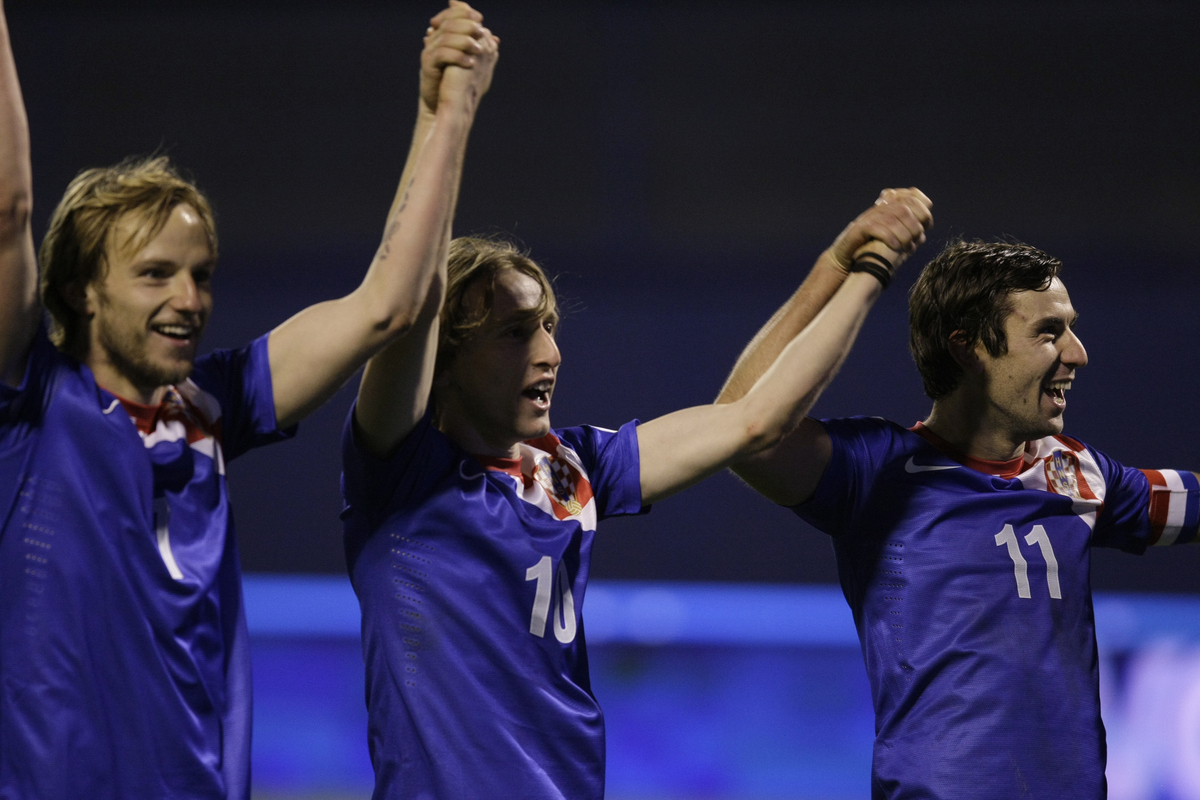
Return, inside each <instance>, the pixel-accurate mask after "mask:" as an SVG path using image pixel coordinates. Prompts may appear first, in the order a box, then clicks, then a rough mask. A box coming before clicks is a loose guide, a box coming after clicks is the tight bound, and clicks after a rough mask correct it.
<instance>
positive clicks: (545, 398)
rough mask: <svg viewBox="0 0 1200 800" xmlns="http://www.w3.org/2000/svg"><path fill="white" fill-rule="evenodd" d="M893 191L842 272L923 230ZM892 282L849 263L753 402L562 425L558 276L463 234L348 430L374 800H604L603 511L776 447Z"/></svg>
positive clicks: (352, 549) (349, 547)
mask: <svg viewBox="0 0 1200 800" xmlns="http://www.w3.org/2000/svg"><path fill="white" fill-rule="evenodd" d="M885 194H886V196H888V197H890V198H892V200H893V201H894V202H892V203H891V204H890V205H883V204H881V205H878V206H875V207H873V208H872V209H871V210H869V211H868V212H866V213H865V214H864V215H863V216H862V217H861V218H860V219H859V220H857V221H856V222H855V223H854V224H852V225H851V226H850V228H849V229H848V230H847V232H846V233H845V234H844V235H843V236H842V237H840V238H839V240H838V244H837V245H836V247H835V248H834V249H835V250H836V251H837V253H838V256H837V257H838V258H839V259H840V260H841V261H842V262H843V263H844V264H845V267H847V268H849V267H850V266H851V265H850V257H851V256H852V255H853V254H854V253H855V252H856V251H857V250H858V248H859V247H860V246H862V245H864V243H866V242H867V240H868V239H871V238H877V239H880V240H882V241H883V242H884V243H886V244H888V246H890V247H893V248H896V249H900V250H903V251H905V252H907V251H908V250H910V249H911V248H913V247H915V246H916V245H917V244H919V243H920V242H921V241H924V238H925V234H924V229H925V227H926V226H927V225H929V224H930V223H931V217H930V214H929V209H928V200H927V199H926V198H925V197H924V196H923V195H921V194H920V193H919V192H916V191H910V190H905V191H903V192H890V191H889V192H888V193H885ZM874 267H875V264H874V262H869V263H868V265H865V266H864V265H861V264H860V268H863V269H872V268H874ZM882 277H883V279H886V278H887V273H882ZM879 291H880V281H879V280H877V278H876V277H875V276H874V275H873V274H864V273H862V272H854V273H852V274H850V275H849V277H847V278H846V280H845V282H844V283H843V284H842V285H841V286H840V288H839V290H838V291H837V292H836V294H834V295H833V296H832V297H831V298H827V300H828V302H824V303H823V311H822V313H821V314H820V316H819V317H818V318H817V319H816V321H815V322H813V324H812V325H810V326H809V327H808V328H807V329H806V330H805V331H804V332H803V333H802V334H800V335H799V336H797V337H796V339H795V341H793V342H792V343H791V344H790V345H789V346H788V348H787V349H785V350H784V352H783V353H782V354H781V355H780V357H779V361H778V364H777V365H776V366H775V368H773V369H772V370H769V371H768V372H767V374H766V375H765V377H764V378H763V380H762V381H760V382H759V383H758V384H757V385H756V386H755V387H754V388H753V390H751V391H750V392H748V393H747V394H746V395H745V397H744V398H742V400H741V401H740V402H737V403H733V404H730V405H724V406H717V405H708V406H698V407H695V408H689V409H685V410H682V411H678V412H675V413H673V414H668V415H667V416H664V417H660V418H658V419H655V420H652V421H650V422H647V423H645V424H641V425H639V424H638V423H637V422H636V421H634V422H630V423H629V424H627V425H625V426H623V427H621V428H620V429H619V430H615V431H614V430H607V429H604V428H597V427H591V426H584V427H575V428H562V429H552V428H551V427H550V408H551V400H552V397H553V394H554V390H555V387H556V386H557V384H558V379H559V367H560V364H561V361H562V356H561V354H560V353H559V349H558V345H557V343H556V341H555V331H556V325H557V320H558V312H557V308H556V305H555V299H554V293H553V290H552V289H551V286H550V284H549V282H548V281H547V280H546V278H545V276H544V275H543V274H542V271H541V269H540V268H539V267H538V265H537V264H535V263H534V262H533V261H531V260H530V259H529V258H528V257H527V256H525V255H524V254H522V253H520V252H518V251H517V250H515V249H514V248H513V247H511V246H508V245H505V244H503V243H497V242H492V241H486V240H479V239H456V240H455V241H454V243H453V244H452V245H451V248H450V258H449V264H448V272H447V276H446V285H445V290H444V301H443V298H442V294H441V293H438V292H437V287H435V292H434V293H432V294H431V298H433V300H435V301H436V302H431V303H430V305H429V306H428V308H429V310H430V313H429V314H428V316H426V317H423V318H422V320H421V321H420V323H419V324H418V325H416V326H414V328H413V329H412V330H411V331H410V332H409V333H407V334H406V335H405V336H404V337H402V338H401V339H399V340H397V341H396V342H395V343H394V344H392V345H391V346H390V347H389V348H388V349H387V350H385V351H384V352H382V353H380V354H379V355H377V356H375V357H374V358H373V359H371V361H370V362H369V363H368V365H367V370H366V373H365V374H364V376H363V380H362V384H361V386H360V388H359V394H358V402H357V405H356V408H355V409H354V411H353V412H352V413H351V417H350V419H349V420H348V422H347V428H346V437H345V450H344V455H345V474H344V491H345V496H346V502H347V509H346V512H345V516H344V519H345V528H346V555H347V562H348V564H349V568H350V576H351V580H352V581H353V583H354V588H355V591H356V592H357V594H358V597H359V601H360V603H361V605H362V611H363V647H364V652H365V657H366V662H367V704H368V709H369V714H370V745H371V759H372V763H373V764H374V766H375V776H376V783H375V796H376V797H377V798H425V797H458V798H494V797H525V798H539V799H542V798H563V799H564V800H567V799H569V800H598V799H599V798H602V797H603V796H604V722H603V717H602V715H601V713H600V708H599V706H598V705H597V703H596V698H595V697H594V696H593V694H592V689H591V683H590V680H589V677H588V666H587V649H586V645H585V641H584V625H583V616H582V611H583V605H584V595H585V591H586V588H587V577H588V569H589V561H590V557H591V547H592V539H593V536H594V535H595V529H596V523H597V521H598V520H599V519H602V518H604V517H609V516H615V515H621V514H637V513H640V512H642V511H643V510H645V509H646V508H647V507H648V506H649V505H650V504H651V503H653V502H654V501H655V500H657V499H659V498H662V497H666V496H668V495H670V494H673V493H675V492H677V491H680V490H681V489H683V488H685V487H687V486H689V485H691V484H693V483H695V482H697V481H699V480H700V479H702V478H704V477H706V476H708V475H711V474H712V473H714V472H716V471H717V470H719V469H721V468H723V467H724V466H726V465H728V464H729V463H731V462H732V461H734V460H737V459H739V458H742V457H745V456H746V455H748V454H750V453H753V452H755V451H757V450H760V449H762V448H764V447H768V446H770V445H771V444H773V443H774V442H776V441H778V439H779V437H781V436H782V435H783V434H784V433H785V432H786V431H788V430H789V429H790V428H791V427H792V426H793V425H795V424H796V423H797V422H798V421H799V420H800V419H801V418H802V417H803V415H804V413H805V411H806V409H808V408H810V407H811V404H812V403H813V402H814V401H815V399H816V397H817V395H818V393H819V392H820V390H821V389H822V388H823V387H824V386H825V383H826V382H827V381H828V380H829V379H830V377H831V376H832V375H833V373H834V371H835V370H836V368H837V366H838V365H839V364H840V363H841V360H842V358H843V356H844V355H845V353H846V352H847V351H848V349H849V347H850V345H851V343H852V341H853V339H854V335H855V333H856V332H857V330H858V327H859V325H860V324H861V322H862V320H863V318H864V317H865V315H866V313H867V311H868V309H869V308H870V307H871V305H872V304H873V303H874V301H875V298H876V297H877V296H878V295H879ZM438 307H441V315H440V318H439V316H438V314H437V308H438ZM594 377H598V376H594Z"/></svg>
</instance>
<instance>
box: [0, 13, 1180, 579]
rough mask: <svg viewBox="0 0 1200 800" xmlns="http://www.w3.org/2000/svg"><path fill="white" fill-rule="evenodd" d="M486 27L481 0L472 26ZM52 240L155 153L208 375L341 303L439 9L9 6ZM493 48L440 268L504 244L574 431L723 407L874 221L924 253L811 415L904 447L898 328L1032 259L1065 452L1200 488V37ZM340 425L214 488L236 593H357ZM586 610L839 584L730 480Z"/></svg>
mask: <svg viewBox="0 0 1200 800" xmlns="http://www.w3.org/2000/svg"><path fill="white" fill-rule="evenodd" d="M481 3H482V0H481ZM6 8H7V12H8V16H9V22H10V27H11V34H12V39H13V46H14V49H15V51H16V57H17V63H18V68H19V70H20V73H21V79H22V85H23V87H24V91H25V99H26V103H27V106H28V108H29V114H30V125H31V129H32V136H33V147H34V150H33V157H34V170H35V182H36V188H37V195H36V203H37V208H36V221H35V225H36V231H37V235H38V236H40V235H41V233H42V232H43V231H44V228H45V220H46V219H47V217H48V215H49V213H50V210H51V209H52V207H53V205H54V204H55V203H56V202H57V199H58V196H59V194H60V193H61V191H62V189H63V187H64V186H65V185H66V183H67V181H68V180H70V178H71V177H72V175H73V174H74V173H75V172H76V171H77V170H78V169H81V168H83V167H88V166H95V165H100V164H107V163H111V162H114V161H116V160H119V159H120V158H122V157H123V156H125V155H128V154H130V153H144V152H150V151H154V150H164V151H166V152H168V153H170V154H171V155H172V156H173V157H174V158H175V159H176V160H177V161H178V162H179V163H180V164H182V165H184V166H185V167H186V168H188V169H189V170H191V171H192V173H193V174H194V175H195V177H196V179H197V181H198V183H199V184H200V185H201V186H202V187H203V188H204V189H205V190H207V191H208V192H209V193H210V195H211V197H212V199H213V201H214V203H215V206H216V209H217V213H218V222H219V230H220V234H221V237H222V243H221V248H222V254H221V268H220V270H219V272H218V276H217V312H216V314H215V317H214V322H213V325H212V327H211V333H210V335H209V339H208V342H207V344H208V345H211V346H231V345H236V344H239V343H241V342H244V341H245V340H247V339H249V338H251V337H252V336H255V335H257V334H260V333H262V332H264V331H266V330H268V329H269V328H271V327H273V326H274V325H276V324H278V323H279V322H281V321H283V320H284V319H286V318H287V317H288V316H289V315H290V314H292V313H294V312H296V311H298V310H299V309H301V308H303V307H304V306H305V305H307V304H310V303H312V302H316V301H318V300H321V299H326V298H330V297H334V296H337V295H340V294H342V293H345V292H347V291H349V290H350V289H352V288H353V287H354V286H355V285H356V284H357V282H358V280H359V278H360V277H361V274H362V272H363V271H364V269H365V268H366V265H367V263H368V261H369V259H370V257H371V255H372V253H373V251H374V248H375V245H376V243H377V241H378V236H379V234H380V232H381V230H382V225H383V215H384V214H385V212H386V210H387V208H388V205H389V202H390V199H391V195H392V192H393V191H394V188H395V183H396V180H397V179H398V176H399V171H400V168H401V166H402V162H403V158H404V155H405V153H406V151H407V147H408V139H409V132H410V127H411V124H412V120H413V117H414V111H415V103H416V63H417V56H418V53H419V50H420V45H421V43H420V39H421V35H422V32H423V31H424V28H425V24H426V22H425V20H426V19H427V18H428V17H429V16H430V15H432V14H433V13H434V12H436V10H437V5H436V3H428V4H427V3H396V2H387V3H384V2H351V1H350V0H346V1H345V2H324V3H322V2H286V3H285V2H268V1H267V0H246V1H245V2H239V3H234V2H215V1H209V2H204V1H201V0H195V1H193V2H174V3H166V2H162V3H159V2H89V3H83V2H65V1H60V0H36V2H34V1H33V0H26V2H20V0H18V1H17V2H14V1H13V0H10V1H9V2H8V3H6ZM482 10H483V11H484V12H485V14H486V15H487V21H488V24H489V25H490V26H491V27H492V28H493V30H495V31H496V32H497V33H498V34H499V35H500V36H501V37H502V39H503V45H502V58H501V61H500V64H499V66H498V68H497V74H496V79H495V83H494V86H493V89H492V91H491V93H490V95H489V96H488V97H487V98H486V100H485V101H484V106H483V109H482V111H481V112H480V115H479V119H478V121H477V124H476V127H475V132H474V134H473V140H472V143H471V147H470V152H469V154H468V160H467V166H466V175H465V178H464V182H463V188H462V196H461V202H460V206H459V215H458V218H457V221H456V225H455V231H456V233H467V232H488V231H507V232H510V233H513V234H515V235H516V236H517V237H519V238H520V239H521V240H522V241H523V242H524V243H525V244H526V245H528V246H529V247H530V248H531V250H532V254H533V255H534V257H535V258H537V259H538V260H539V261H540V262H541V263H542V264H543V265H544V266H545V267H546V268H547V270H548V271H549V272H551V273H552V274H556V275H558V276H559V279H558V286H559V289H560V292H561V300H562V302H563V305H564V307H565V308H566V310H567V315H566V321H565V325H564V327H563V329H562V335H561V345H562V349H563V353H564V365H563V369H562V372H561V383H560V386H559V389H558V390H557V392H556V394H555V409H554V421H555V424H557V425H569V424H578V423H582V422H591V423H597V424H602V425H606V426H609V427H616V426H618V425H620V424H621V423H622V422H624V421H626V420H627V419H629V418H632V417H639V418H641V419H650V418H653V417H654V416H657V415H659V414H662V413H665V412H668V411H671V410H673V409H675V408H679V407H682V406H686V405H693V404H697V403H703V402H708V401H709V400H711V399H712V397H713V396H714V395H715V394H716V392H717V390H718V389H719V387H720V385H721V382H722V381H723V379H724V377H725V375H726V373H727V371H728V369H729V367H730V366H731V365H732V363H733V361H734V359H735V358H736V356H737V353H738V352H739V351H740V349H741V347H742V346H743V345H744V343H745V342H746V341H747V340H748V339H749V338H750V336H751V335H752V334H753V333H754V331H755V330H756V329H757V328H758V326H759V325H760V324H761V323H762V322H763V321H764V320H765V319H766V318H767V317H768V316H769V315H770V313H771V312H772V311H773V310H774V308H775V307H777V306H778V305H779V304H780V303H781V302H782V301H783V300H784V298H785V297H786V296H787V295H788V293H790V291H791V290H792V289H793V288H794V286H795V285H796V284H797V283H798V282H799V281H800V279H801V278H802V277H803V275H804V274H805V271H806V270H807V267H808V266H809V265H810V264H811V262H812V260H813V259H814V257H815V256H816V255H817V253H818V252H819V251H820V250H821V248H823V247H824V246H825V245H826V244H827V243H828V242H829V241H831V240H832V238H833V237H834V236H835V235H836V233H837V232H838V231H839V230H840V229H841V228H842V226H843V225H844V224H845V223H846V222H847V221H849V220H850V219H851V218H852V217H853V216H854V215H856V214H857V213H858V212H859V211H861V210H862V209H863V208H865V207H866V206H867V205H869V204H870V202H871V201H872V200H873V199H874V197H875V194H876V193H877V192H878V190H879V189H880V188H882V187H884V186H908V185H916V186H919V187H921V188H922V189H923V190H925V191H926V192H927V193H928V194H929V195H930V196H931V197H932V198H933V199H934V202H935V213H936V216H937V220H938V226H937V228H936V230H935V241H933V242H931V243H930V244H929V245H927V246H926V248H925V250H924V251H923V253H922V254H920V255H919V256H918V257H917V258H916V259H914V261H913V262H912V263H910V265H909V266H907V267H906V268H905V271H904V273H903V274H902V276H901V277H900V278H899V279H898V285H894V286H893V288H892V289H891V290H890V291H889V293H888V294H887V295H886V296H885V298H884V300H883V301H882V302H881V303H880V305H879V306H878V308H877V309H876V311H875V312H874V313H873V315H872V317H871V319H870V321H869V322H868V324H867V326H866V328H865V329H864V331H863V334H862V336H861V338H860V342H859V345H858V346H857V348H856V350H855V352H854V353H853V354H852V356H851V357H850V359H849V360H848V362H847V363H846V365H845V368H844V369H843V371H842V374H841V376H840V377H839V378H838V379H837V381H836V382H835V383H834V384H833V386H832V387H831V388H830V389H829V390H828V391H827V392H826V394H825V397H824V398H823V399H822V401H821V403H820V405H819V406H818V409H817V413H818V414H819V415H826V416H833V415H838V416H840V415H846V414H880V415H885V416H890V417H893V418H895V419H897V420H899V421H902V422H913V421H915V420H917V419H920V418H922V417H923V416H924V415H925V413H926V412H927V410H928V402H927V401H926V399H925V398H924V396H923V395H922V392H921V386H920V382H919V380H918V378H917V375H916V372H915V370H914V369H913V367H912V364H911V360H910V359H909V357H908V354H907V351H906V347H905V341H906V336H907V332H906V322H905V298H904V292H905V290H906V289H907V286H908V285H909V284H910V283H911V281H912V278H913V276H914V275H915V274H916V271H917V268H918V267H919V266H920V265H921V264H922V263H924V261H925V260H927V259H928V257H929V256H930V255H931V254H932V253H933V252H934V251H935V249H936V248H937V247H938V246H939V244H940V242H941V241H944V240H945V239H946V238H947V237H949V236H953V235H966V236H971V237H995V236H1001V235H1009V236H1014V237H1018V238H1020V239H1023V240H1025V241H1029V242H1031V243H1033V244H1036V245H1038V246H1041V247H1043V248H1045V249H1047V250H1050V251H1052V252H1054V253H1056V254H1058V255H1060V256H1061V257H1063V258H1064V260H1065V261H1066V262H1067V269H1066V272H1065V273H1064V278H1065V280H1066V283H1067V286H1068V288H1069V289H1070V291H1071V294H1072V298H1073V300H1074V303H1075V305H1076V307H1077V308H1078V309H1079V310H1080V312H1081V313H1082V318H1081V320H1080V326H1079V332H1080V334H1081V336H1082V338H1083V340H1084V342H1085V344H1086V345H1087V347H1088V350H1089V354H1090V356H1091V362H1092V363H1091V365H1090V366H1088V367H1087V368H1086V369H1084V370H1082V371H1081V373H1080V377H1079V380H1077V381H1076V384H1075V388H1074V389H1073V390H1072V392H1071V394H1070V396H1069V401H1070V405H1071V407H1070V410H1069V411H1068V415H1067V417H1068V423H1067V432H1068V433H1070V434H1072V435H1075V436H1077V437H1079V438H1082V439H1084V440H1085V441H1088V442H1089V443H1092V444H1094V445H1096V446H1098V447H1100V448H1101V449H1104V450H1105V451H1107V452H1108V453H1109V454H1111V455H1113V456H1115V457H1116V458H1118V459H1120V460H1122V461H1125V462H1126V463H1129V464H1131V465H1135V466H1145V467H1158V466H1169V467H1180V468H1187V467H1190V468H1193V469H1200V453H1197V445H1198V444H1200V423H1197V421H1196V415H1195V414H1194V412H1193V407H1194V405H1195V398H1196V396H1197V394H1198V392H1197V389H1198V383H1200V379H1198V378H1197V375H1196V369H1195V364H1196V359H1195V355H1194V351H1195V348H1196V344H1197V341H1198V339H1200V337H1198V336H1197V333H1198V327H1200V326H1198V324H1197V322H1196V315H1195V307H1196V303H1197V299H1198V298H1200V289H1198V288H1197V283H1196V278H1195V275H1196V270H1197V267H1198V266H1200V255H1198V254H1197V245H1196V241H1195V240H1196V232H1197V230H1198V228H1200V224H1198V223H1200V201H1198V200H1197V187H1198V186H1200V155H1198V146H1197V142H1200V55H1198V51H1197V48H1196V44H1195V34H1196V32H1197V31H1198V30H1200V7H1198V6H1197V5H1196V4H1194V3H1152V2H1138V3H1136V4H1135V3H1133V2H1108V3H1104V2H1099V3H1073V2H1059V3H1034V2H1027V3H1023V2H975V3H950V2H942V3H934V2H848V3H841V2H839V3H834V2H811V3H770V2H725V3H720V2H699V1H697V2H688V3H682V2H680V3H650V2H646V3H633V2H606V3H602V2H589V3H582V2H580V3H572V2H563V3H556V4H553V5H550V4H541V3H533V2H512V1H511V0H505V2H502V3H501V2H496V3H494V4H489V5H486V6H483V8H482ZM351 396H352V390H348V391H343V393H342V394H341V395H340V396H339V397H338V398H337V399H336V400H335V401H334V402H333V403H331V404H330V405H329V406H328V407H327V408H325V409H323V410H322V411H321V412H319V413H318V414H317V415H316V416H315V417H314V418H312V419H311V420H310V421H308V422H306V423H305V425H304V426H303V431H302V434H301V436H300V437H299V438H298V439H297V440H296V441H295V442H291V443H287V444H283V445H278V446H276V447H273V448H269V449H267V450H264V451H260V452H257V453H252V454H250V455H248V456H246V457H245V458H243V459H242V460H240V461H238V462H236V463H235V464H234V465H232V468H231V473H232V476H233V477H232V482H233V493H234V502H235V505H236V508H237V511H238V521H239V527H240V529H241V542H242V552H243V561H244V566H245V568H246V569H247V570H256V571H331V572H336V571H340V570H342V569H343V559H342V555H341V544H340V528H339V524H338V521H337V512H338V509H339V505H340V504H339V497H338V492H337V477H338V473H339V464H338V459H339V455H338V452H339V451H338V437H339V433H340V428H341V423H342V420H343V418H344V415H345V411H346V408H347V406H348V403H349V399H350V397H351ZM594 574H595V575H596V576H598V577H604V578H653V579H688V580H739V581H740V580H758V581H832V580H835V579H836V575H835V572H834V569H833V560H832V553H831V549H830V547H829V545H828V543H827V542H826V541H825V540H824V538H823V537H822V536H821V535H820V534H817V533H815V532H813V531H811V530H810V529H807V528H806V527H805V526H804V525H803V524H802V523H800V522H799V520H797V519H796V518H795V517H793V516H792V515H791V514H790V513H789V512H787V511H784V510H782V509H777V508H774V507H772V506H771V505H770V504H769V503H767V502H766V501H764V500H762V499H761V498H758V497H757V496H755V495H754V494H753V493H751V492H749V491H748V490H746V489H744V488H742V487H740V486H739V485H737V483H736V482H735V481H734V480H733V479H732V478H729V477H728V476H718V477H717V478H715V479H713V480H711V481H709V482H707V483H705V484H704V485H703V486H701V487H699V488H696V489H693V490H690V491H688V492H686V493H684V494H682V495H680V496H678V497H676V498H672V499H670V500H668V501H666V502H663V503H660V504H659V506H658V507H657V508H656V509H655V511H654V512H653V513H652V514H650V515H649V516H647V517H645V518H640V519H637V520H628V521H624V520H623V521H612V522H609V523H608V524H606V525H605V526H603V528H602V531H601V540H600V541H599V542H598V545H597V548H596V556H595V563H594ZM1197 575H1200V551H1197V550H1192V549H1189V548H1185V549H1175V550H1174V551H1165V552H1159V553H1153V554H1151V555H1149V556H1147V557H1145V558H1142V559H1136V558H1131V557H1127V556H1121V555H1118V554H1105V553H1101V554H1098V556H1097V559H1096V567H1095V583H1096V584H1097V585H1098V586H1100V587H1105V588H1132V589H1153V590H1157V591H1195V589H1196V587H1198V586H1200V579H1198V578H1197V577H1196V576H1197Z"/></svg>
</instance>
